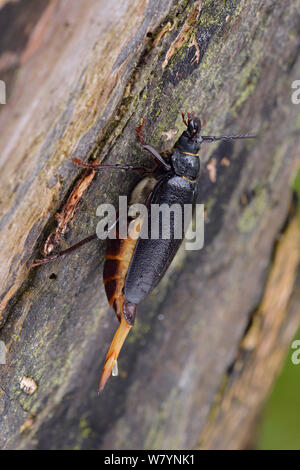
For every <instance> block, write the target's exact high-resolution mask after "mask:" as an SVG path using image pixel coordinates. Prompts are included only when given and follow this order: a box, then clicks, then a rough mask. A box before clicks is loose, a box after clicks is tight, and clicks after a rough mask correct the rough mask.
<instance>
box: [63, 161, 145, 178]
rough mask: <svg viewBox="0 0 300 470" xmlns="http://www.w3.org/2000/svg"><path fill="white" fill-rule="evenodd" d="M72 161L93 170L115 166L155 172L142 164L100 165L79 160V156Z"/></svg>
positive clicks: (140, 171) (114, 167)
mask: <svg viewBox="0 0 300 470" xmlns="http://www.w3.org/2000/svg"><path fill="white" fill-rule="evenodd" d="M72 162H73V163H75V165H77V166H80V167H83V168H91V169H93V170H102V169H103V168H113V169H116V170H132V171H138V172H139V173H141V174H144V173H153V171H154V170H153V169H152V168H145V167H142V166H133V165H119V164H116V165H110V164H103V165H98V164H94V163H87V162H83V161H82V160H79V158H72Z"/></svg>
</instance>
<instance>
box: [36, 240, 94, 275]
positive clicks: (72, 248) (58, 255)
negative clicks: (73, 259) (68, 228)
mask: <svg viewBox="0 0 300 470" xmlns="http://www.w3.org/2000/svg"><path fill="white" fill-rule="evenodd" d="M95 238H97V235H96V233H94V234H93V235H90V236H89V237H87V238H84V239H83V240H81V241H80V242H78V243H76V244H75V245H72V246H70V247H69V248H67V249H66V250H63V251H60V252H59V253H56V254H55V255H53V256H49V257H48V258H43V259H37V260H35V262H34V263H32V264H31V265H30V266H29V268H30V269H31V268H35V267H36V266H41V264H47V263H50V261H54V260H56V259H57V258H61V257H62V256H66V255H69V254H70V253H72V251H75V250H77V248H80V247H81V246H82V245H85V244H86V243H88V242H90V241H92V240H95Z"/></svg>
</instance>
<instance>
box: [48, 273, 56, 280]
mask: <svg viewBox="0 0 300 470" xmlns="http://www.w3.org/2000/svg"><path fill="white" fill-rule="evenodd" d="M56 278H57V275H56V274H55V273H52V274H50V276H49V279H56Z"/></svg>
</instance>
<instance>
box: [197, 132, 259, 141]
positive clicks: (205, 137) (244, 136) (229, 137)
mask: <svg viewBox="0 0 300 470" xmlns="http://www.w3.org/2000/svg"><path fill="white" fill-rule="evenodd" d="M201 137H202V139H203V140H205V141H206V142H215V141H216V140H237V139H255V137H257V135H256V134H240V135H221V136H219V137H217V136H215V135H202V136H201Z"/></svg>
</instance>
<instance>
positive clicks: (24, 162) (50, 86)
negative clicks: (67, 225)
mask: <svg viewBox="0 0 300 470" xmlns="http://www.w3.org/2000/svg"><path fill="white" fill-rule="evenodd" d="M299 12H300V1H299V0H297V1H293V2H289V4H287V2H281V3H279V2H277V3H276V4H275V3H274V2H273V1H268V0H267V1H265V2H263V3H262V2H259V1H256V0H254V1H252V2H244V1H241V2H236V1H228V2H220V1H218V0H206V1H205V0H203V1H202V2H201V1H198V2H192V1H179V2H175V1H174V0H173V1H172V0H169V1H167V0H160V1H159V0H153V1H151V2H150V1H149V2H146V1H144V2H139V1H130V2H129V1H128V2H127V1H125V0H123V1H122V2H119V1H118V2H117V1H112V2H109V4H108V3H107V2H105V1H96V0H94V1H93V0H88V1H86V2H71V1H70V0H69V1H65V2H58V1H56V0H53V1H49V0H48V1H46V0H44V1H42V0H41V1H34V2H33V1H27V2H22V1H16V2H10V1H7V2H2V7H1V9H0V23H1V25H3V28H1V31H2V36H1V39H0V44H1V47H0V54H1V55H0V71H1V77H0V78H1V79H4V80H6V81H7V84H8V103H7V104H6V105H4V106H1V113H0V126H1V142H0V149H1V151H0V155H1V165H2V169H1V222H0V230H1V232H0V237H1V252H0V256H1V293H2V297H1V302H2V310H1V321H2V330H1V333H0V339H1V340H3V341H4V342H5V344H6V347H7V365H6V366H0V375H1V391H0V394H1V395H0V400H1V401H0V413H1V418H0V439H1V446H2V447H4V448H52V449H53V448H106V449H108V448H109V449H116V448H123V449H132V448H148V449H155V448H170V449H175V448H186V447H187V448H194V447H197V446H200V447H205V448H214V447H218V448H241V447H242V446H243V445H245V444H246V441H247V439H248V438H249V432H250V430H251V428H252V425H253V420H254V418H255V416H256V413H257V411H258V410H259V407H260V405H261V403H262V400H263V399H264V398H265V396H266V394H267V392H268V390H269V388H270V386H271V382H272V380H273V377H274V375H275V374H276V372H277V371H278V369H279V367H280V362H281V358H282V356H283V354H284V352H285V351H286V349H287V347H288V346H289V342H290V340H291V338H292V336H293V334H294V333H295V331H296V327H297V324H298V308H295V307H293V308H292V307H289V305H290V299H293V295H294V294H293V292H294V291H295V287H293V286H294V280H295V278H296V273H297V266H298V262H299V251H298V250H299V248H298V247H299V245H298V240H297V237H298V234H297V229H296V228H295V227H296V224H295V223H294V222H293V220H294V219H292V222H290V223H287V218H288V213H289V209H290V206H291V181H292V179H293V178H294V176H295V173H296V167H297V164H298V163H299V140H300V138H299V137H300V132H299V130H300V114H299V107H297V106H296V105H293V104H292V103H291V91H292V90H291V83H292V81H293V80H295V79H299V77H300V57H299V42H300V33H299V31H300V14H299ZM196 45H197V46H196ZM181 110H186V111H190V110H192V111H194V112H195V113H196V114H198V115H199V116H201V117H205V118H206V119H207V125H206V127H205V133H206V134H209V133H214V134H218V133H219V134H220V133H221V132H222V133H224V132H226V133H229V132H247V131H253V130H257V131H259V138H258V139H257V141H256V142H253V141H251V142H238V143H235V144H234V145H232V144H221V145H219V146H206V147H205V148H203V149H202V155H203V161H205V162H207V161H208V160H209V159H215V160H212V161H213V162H215V163H216V168H217V179H216V182H213V181H211V178H210V177H209V174H210V173H209V171H204V173H203V176H202V178H201V179H200V181H199V192H200V196H199V201H201V202H205V203H206V207H207V221H206V230H205V237H206V241H205V248H204V250H201V251H200V252H188V251H184V250H181V251H180V252H179V253H178V256H177V257H176V259H175V260H174V263H173V265H172V267H171V269H170V270H169V272H168V273H167V275H166V277H165V279H164V280H163V282H162V283H161V284H160V286H159V287H158V288H157V289H156V291H155V292H154V293H153V295H151V296H150V297H149V298H148V299H147V300H146V301H145V302H144V303H143V304H142V305H141V306H140V308H139V311H138V320H137V324H136V326H135V328H134V330H133V331H132V334H131V336H130V337H129V339H128V341H127V344H126V346H125V348H124V351H123V352H122V355H121V359H120V364H119V367H120V372H121V375H120V377H119V378H117V379H112V380H111V381H110V383H109V384H108V387H107V389H106V390H105V392H104V393H103V395H102V396H101V398H99V397H98V396H97V394H96V389H97V382H98V379H99V373H100V371H101V368H102V363H103V359H104V355H105V353H106V350H107V347H108V345H109V343H110V341H111V338H112V334H113V331H114V330H115V328H116V326H117V321H116V319H115V318H114V315H113V314H112V312H111V310H110V309H109V308H108V306H107V301H106V298H105V294H104V289H103V286H102V281H101V277H102V263H103V256H104V249H105V243H104V242H101V241H95V242H92V244H91V245H90V246H86V247H83V248H81V249H80V251H78V252H77V253H76V254H74V255H73V256H70V257H68V258H66V259H65V260H63V261H62V260H60V261H57V262H55V264H52V265H47V266H44V267H42V268H39V269H37V270H35V271H33V272H29V269H28V262H29V261H31V260H33V259H34V258H35V257H37V256H38V255H39V250H40V249H41V248H42V246H43V243H44V241H45V239H46V238H47V236H48V235H49V233H50V232H51V230H52V229H53V227H55V218H54V216H55V214H56V212H57V211H58V210H60V209H61V208H62V206H63V203H64V202H65V201H66V198H67V197H68V195H69V194H70V192H71V190H72V188H73V187H74V184H75V182H76V180H77V178H78V176H79V175H80V174H81V173H80V172H79V171H78V169H77V168H76V167H74V165H73V164H72V163H71V162H70V157H74V156H77V157H81V158H87V157H88V156H89V155H91V154H95V155H97V156H98V158H99V159H101V160H103V159H106V161H109V162H125V161H126V162H127V163H128V162H131V163H136V162H139V165H140V164H141V163H145V164H148V163H149V157H148V156H147V155H145V154H144V153H143V152H141V150H140V148H139V146H138V144H137V143H136V141H135V132H134V129H135V126H136V124H137V123H139V122H140V119H141V117H142V116H144V117H145V118H146V120H147V123H146V127H145V134H146V137H147V140H148V141H149V142H150V143H152V144H153V145H154V146H156V147H157V148H159V149H166V148H168V147H170V146H172V144H173V143H174V140H175V139H176V131H177V133H179V132H181V131H182V129H183V124H182V122H181V117H180V111H181ZM170 131H171V132H170ZM223 157H226V158H227V159H229V160H230V162H231V163H230V166H226V165H224V164H221V160H222V158H223ZM210 176H211V175H210ZM137 179H138V177H137V176H136V175H128V174H127V175H125V174H123V173H119V174H116V173H112V172H109V171H105V172H103V173H101V174H97V175H96V177H95V178H94V180H93V182H92V184H91V186H90V187H89V189H88V190H87V192H86V194H85V196H84V200H83V201H82V203H81V204H80V210H79V211H78V212H77V215H76V218H75V221H74V223H73V227H72V229H71V230H70V231H69V232H68V233H67V234H66V241H65V242H63V243H62V246H64V247H67V246H69V245H71V244H72V243H75V242H76V241H78V240H80V239H82V238H84V237H85V236H87V235H89V234H91V233H92V232H93V231H94V228H95V224H96V222H97V218H96V217H95V213H96V207H97V206H98V205H99V204H100V203H102V202H113V203H116V202H117V198H118V195H119V194H128V193H129V191H130V188H131V187H132V186H133V184H134V183H135V181H137ZM245 195H247V198H246V199H248V203H247V204H245V201H246V199H245ZM286 223H287V226H286V227H285V228H284V231H283V234H282V238H283V244H282V245H281V244H280V243H279V244H277V245H276V241H278V237H279V235H280V233H281V231H282V229H283V227H284V225H285V224H286ZM291 233H292V234H293V236H292V240H294V242H292V241H291V235H290V234H291ZM286 239H288V242H286V243H285V244H284V241H285V240H286ZM295 240H296V242H295ZM274 249H275V255H274ZM277 250H283V251H279V252H278V253H279V254H278V256H279V259H280V262H281V263H282V264H283V266H282V272H286V273H287V275H286V276H285V277H284V279H281V278H280V276H279V280H278V279H277V282H278V284H276V283H275V285H277V286H278V288H275V289H274V286H273V284H272V273H273V269H274V270H276V269H278V266H277V268H276V264H275V265H274V266H273V268H270V267H271V266H272V264H274V263H275V260H276V259H278V258H276V253H277ZM282 253H286V254H284V255H282ZM273 255H274V257H273ZM280 256H281V257H280ZM275 272H276V271H275ZM53 273H54V274H56V277H55V276H51V274H53ZM50 276H51V278H50ZM275 277H276V276H275ZM267 279H268V281H267ZM270 283H271V286H273V288H271V292H272V298H274V299H273V301H274V305H275V306H276V309H275V310H276V312H279V315H278V317H277V316H276V318H273V316H272V315H273V314H274V312H272V308H270V302H269V303H268V299H269V297H268V296H269V295H270V294H269V290H268V288H269V289H270ZM282 286H283V287H284V293H285V296H284V299H283V300H282V296H281V288H282ZM266 299H267V300H266ZM281 301H282V303H280V302H281ZM295 302H296V301H294V304H293V303H292V304H291V305H299V303H297V302H296V303H295ZM272 305H273V304H272V303H271V307H272ZM265 307H266V312H267V313H266V315H265V318H266V321H262V322H259V320H257V318H258V319H260V318H264V314H263V313H261V314H257V312H262V311H263V312H265ZM273 320H274V323H275V325H274V328H273ZM249 325H250V326H249ZM253 325H255V326H253ZM252 328H254V330H253V329H252ZM255 328H256V330H255ZM253 331H254V332H255V331H256V334H253ZM250 333H251V334H250ZM248 335H250V336H248ZM251 335H252V336H251ZM253 336H254V338H255V340H253V341H252V342H251V341H250V340H249V338H250V339H251V338H252V337H253ZM264 338H266V340H267V346H266V351H267V352H268V351H273V349H274V351H275V352H276V351H277V346H276V345H278V344H280V347H279V346H278V350H279V352H278V354H274V355H272V367H270V366H269V363H268V361H267V360H266V357H265V355H264V354H262V352H261V351H262V349H263V345H264ZM247 341H248V342H247ZM245 344H246V346H245ZM249 344H250V346H251V347H250V346H249ZM247 345H248V346H247ZM273 345H274V348H273ZM275 346H276V348H275ZM245 351H246V353H245ZM247 351H248V353H247ZM266 351H265V353H266ZM247 354H248V355H247ZM241 364H242V367H240V366H241ZM255 371H258V372H257V374H258V375H259V374H261V380H262V382H264V384H261V388H260V389H257V386H256V384H257V374H256V373H255ZM23 377H30V378H32V379H33V380H34V382H35V383H36V384H37V390H36V391H35V392H34V393H33V394H32V395H28V394H26V393H24V391H22V390H21V389H20V381H21V379H22V378H23ZM264 377H267V379H266V380H264ZM253 387H254V388H255V387H256V388H255V390H256V392H257V393H253V394H252V392H251V391H252V388H253ZM239 390H242V393H239ZM238 400H240V403H241V406H239V401H238ZM231 411H232V413H231ZM241 429H243V432H241Z"/></svg>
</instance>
